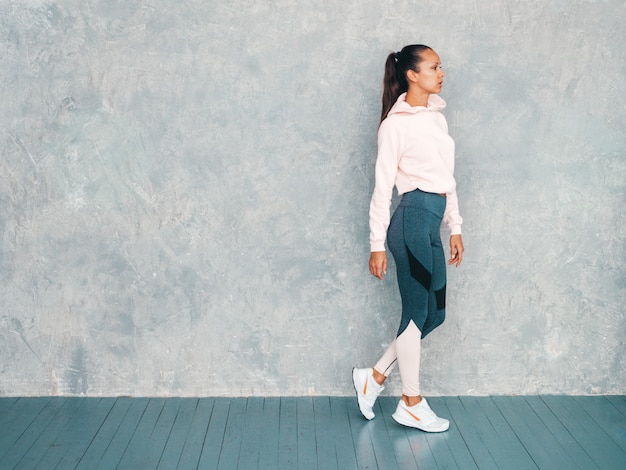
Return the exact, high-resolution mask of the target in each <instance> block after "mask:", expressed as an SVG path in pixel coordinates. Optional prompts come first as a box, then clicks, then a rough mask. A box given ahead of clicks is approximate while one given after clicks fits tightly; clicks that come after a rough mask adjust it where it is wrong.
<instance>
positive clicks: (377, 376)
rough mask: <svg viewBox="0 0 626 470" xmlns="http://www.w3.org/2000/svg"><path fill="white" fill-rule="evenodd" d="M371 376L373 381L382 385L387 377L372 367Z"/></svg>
mask: <svg viewBox="0 0 626 470" xmlns="http://www.w3.org/2000/svg"><path fill="white" fill-rule="evenodd" d="M372 371H373V372H372V377H373V378H374V381H375V382H376V383H377V384H378V385H382V384H383V382H385V380H386V379H387V377H386V376H384V375H383V374H381V373H380V372H378V371H377V370H376V369H372Z"/></svg>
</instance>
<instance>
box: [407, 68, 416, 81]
mask: <svg viewBox="0 0 626 470" xmlns="http://www.w3.org/2000/svg"><path fill="white" fill-rule="evenodd" d="M406 78H407V80H408V81H409V82H414V81H416V80H417V72H416V71H415V70H407V72H406Z"/></svg>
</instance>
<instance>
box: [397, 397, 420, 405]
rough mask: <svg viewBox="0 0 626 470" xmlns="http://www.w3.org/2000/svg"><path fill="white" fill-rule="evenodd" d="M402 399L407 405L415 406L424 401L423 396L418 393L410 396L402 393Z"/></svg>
mask: <svg viewBox="0 0 626 470" xmlns="http://www.w3.org/2000/svg"><path fill="white" fill-rule="evenodd" d="M402 400H403V401H404V404H405V405H406V406H415V405H417V404H418V403H420V402H421V401H422V396H421V395H417V396H412V397H410V396H408V395H402Z"/></svg>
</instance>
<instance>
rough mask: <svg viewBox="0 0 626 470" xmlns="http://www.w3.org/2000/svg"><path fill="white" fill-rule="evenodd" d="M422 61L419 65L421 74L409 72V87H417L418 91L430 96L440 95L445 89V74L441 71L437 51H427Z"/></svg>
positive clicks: (424, 52)
mask: <svg viewBox="0 0 626 470" xmlns="http://www.w3.org/2000/svg"><path fill="white" fill-rule="evenodd" d="M421 57H422V61H421V62H420V64H419V69H420V71H419V72H415V71H414V70H409V71H408V72H407V78H408V79H409V85H410V86H413V87H417V90H416V91H420V92H425V93H428V94H433V93H440V92H441V88H442V87H443V77H444V75H445V73H444V72H443V70H442V69H441V59H439V56H438V55H437V53H436V52H435V51H433V50H432V49H427V50H425V51H423V52H422V54H421Z"/></svg>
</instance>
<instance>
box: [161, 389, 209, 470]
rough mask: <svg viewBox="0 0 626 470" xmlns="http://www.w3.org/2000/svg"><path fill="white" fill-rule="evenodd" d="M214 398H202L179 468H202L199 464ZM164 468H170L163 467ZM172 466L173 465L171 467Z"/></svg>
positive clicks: (165, 469)
mask: <svg viewBox="0 0 626 470" xmlns="http://www.w3.org/2000/svg"><path fill="white" fill-rule="evenodd" d="M214 405H215V399H214V398H200V399H199V400H198V404H197V406H196V409H195V414H194V416H193V418H192V421H191V424H190V427H189V432H188V434H187V439H186V440H185V444H184V445H183V449H182V452H181V455H180V459H179V461H178V468H196V467H198V468H202V467H199V466H198V464H199V462H200V456H201V455H202V450H203V447H204V445H205V441H206V437H207V431H208V428H209V423H210V421H211V418H212V413H213V411H214ZM163 468H164V470H168V469H167V468H166V467H163ZM170 468H171V467H170Z"/></svg>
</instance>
